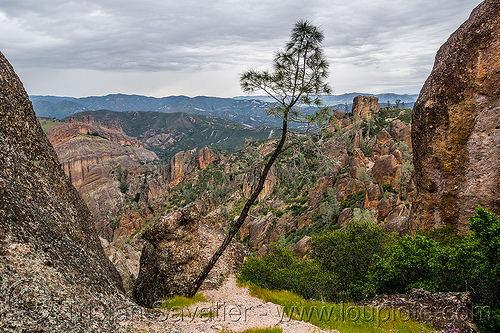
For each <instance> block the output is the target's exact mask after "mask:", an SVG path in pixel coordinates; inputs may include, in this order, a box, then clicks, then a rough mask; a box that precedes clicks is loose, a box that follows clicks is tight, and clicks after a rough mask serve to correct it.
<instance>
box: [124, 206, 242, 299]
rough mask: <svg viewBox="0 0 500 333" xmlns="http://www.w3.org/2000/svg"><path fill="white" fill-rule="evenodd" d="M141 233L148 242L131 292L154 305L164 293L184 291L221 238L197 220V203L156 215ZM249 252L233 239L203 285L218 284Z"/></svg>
mask: <svg viewBox="0 0 500 333" xmlns="http://www.w3.org/2000/svg"><path fill="white" fill-rule="evenodd" d="M142 237H143V238H144V239H145V240H146V241H147V242H146V243H145V245H144V248H143V251H142V255H141V260H140V270H139V276H138V278H137V283H136V285H135V288H134V291H133V296H134V298H135V299H136V301H137V302H138V303H139V304H141V305H144V306H147V307H152V306H154V305H155V304H157V302H159V301H161V299H162V298H163V297H164V296H166V297H171V296H173V295H183V294H185V293H186V292H187V288H189V287H190V286H191V284H192V283H193V281H194V279H195V278H196V277H197V275H198V273H199V272H200V270H201V267H203V265H204V264H205V262H208V260H210V258H211V256H212V255H213V253H214V252H215V251H216V249H217V247H218V246H219V245H220V244H221V243H222V241H223V239H224V235H223V234H222V233H220V232H218V231H216V230H213V229H212V228H210V227H208V226H206V225H203V224H200V223H199V213H198V208H197V207H196V205H191V206H188V207H186V208H184V209H181V210H177V211H175V212H173V213H171V214H168V215H166V216H162V217H160V218H158V219H157V220H156V221H155V222H154V223H153V224H152V225H151V226H150V227H148V228H147V229H146V230H145V231H144V232H143V234H142ZM248 255H249V253H248V251H247V250H246V249H245V248H244V247H243V245H241V244H238V243H236V242H235V241H234V240H233V241H232V242H231V244H230V246H229V247H228V248H227V250H226V251H225V252H224V254H223V255H222V257H221V258H220V259H219V261H218V262H217V264H216V265H215V266H214V268H213V270H212V271H211V272H210V274H209V275H208V277H207V279H206V280H205V282H204V284H203V286H202V288H214V287H217V286H219V285H220V284H221V283H222V282H223V280H224V278H225V277H227V276H228V275H229V274H231V273H236V271H237V270H238V268H239V267H240V266H241V264H242V263H243V261H244V260H245V259H246V257H247V256H248ZM122 262H123V261H122Z"/></svg>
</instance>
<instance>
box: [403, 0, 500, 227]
mask: <svg viewBox="0 0 500 333" xmlns="http://www.w3.org/2000/svg"><path fill="white" fill-rule="evenodd" d="M499 54H500V2H499V1H490V0H486V1H484V2H482V3H481V4H480V5H479V6H478V7H477V8H476V9H475V10H474V11H473V12H472V14H471V16H470V18H469V19H468V20H467V21H466V22H465V23H464V24H463V25H462V26H461V27H460V28H459V29H458V30H457V31H456V32H455V33H453V34H452V35H451V36H450V38H449V39H448V41H447V42H446V43H445V44H444V45H443V46H442V47H441V48H440V50H439V52H438V53H437V55H436V61H435V64H434V68H433V70H432V73H431V75H430V76H429V78H428V79H427V81H426V83H425V85H424V87H423V88H422V90H421V93H420V96H419V98H418V100H417V102H416V104H415V108H414V111H413V127H412V144H413V152H414V164H415V180H416V185H417V197H416V198H415V201H414V203H413V209H412V212H411V218H410V227H411V231H412V232H415V231H416V230H418V229H425V230H430V229H433V228H436V227H441V226H445V225H446V226H455V227H457V229H458V231H459V232H461V233H465V232H467V225H468V223H469V218H470V217H471V216H472V215H473V214H474V209H475V208H476V207H477V206H478V205H482V206H483V207H485V208H488V209H490V210H492V211H493V212H495V213H497V214H498V213H500V196H499V195H498V193H499V189H500V166H499V160H500V155H499V154H500V149H499V147H500V57H499Z"/></svg>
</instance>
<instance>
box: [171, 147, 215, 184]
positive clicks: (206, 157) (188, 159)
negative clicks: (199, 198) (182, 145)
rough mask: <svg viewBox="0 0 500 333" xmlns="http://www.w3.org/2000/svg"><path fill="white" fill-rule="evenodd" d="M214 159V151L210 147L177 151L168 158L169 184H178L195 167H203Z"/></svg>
mask: <svg viewBox="0 0 500 333" xmlns="http://www.w3.org/2000/svg"><path fill="white" fill-rule="evenodd" d="M214 160H215V157H214V153H213V151H212V149H211V148H210V147H205V148H202V149H200V150H199V151H198V152H196V149H193V150H188V151H180V152H178V153H177V154H175V155H174V157H172V159H171V160H170V171H171V176H170V186H171V187H174V186H175V185H177V184H179V183H180V182H181V181H183V180H184V177H185V176H186V175H187V174H189V173H190V172H191V171H193V170H194V169H195V168H196V167H197V168H199V169H205V168H206V167H207V166H209V165H210V164H211V163H213V161H214Z"/></svg>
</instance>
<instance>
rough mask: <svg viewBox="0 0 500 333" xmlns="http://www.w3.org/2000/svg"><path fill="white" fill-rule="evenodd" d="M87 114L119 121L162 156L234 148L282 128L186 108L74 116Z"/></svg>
mask: <svg viewBox="0 0 500 333" xmlns="http://www.w3.org/2000/svg"><path fill="white" fill-rule="evenodd" d="M86 115H92V116H93V117H94V119H96V120H99V121H101V122H103V123H111V124H116V125H120V126H121V127H122V129H123V131H124V132H125V133H126V134H127V135H129V136H133V137H137V138H138V139H139V140H141V141H142V142H144V143H146V144H147V145H148V146H149V147H150V148H151V149H152V150H154V151H155V152H156V153H157V155H158V156H159V157H160V158H163V159H169V158H170V157H171V156H173V155H174V154H175V153H177V152H179V151H182V150H190V149H193V148H203V147H206V146H212V147H219V148H220V149H222V150H224V151H234V150H236V149H239V148H243V146H244V143H245V139H249V140H251V141H254V140H263V139H268V138H271V137H276V136H278V135H280V134H281V131H280V130H279V129H277V128H273V127H269V126H260V127H251V126H248V125H242V124H239V123H237V122H235V121H231V120H228V119H224V118H221V117H215V116H205V115H195V114H187V113H183V112H175V113H163V112H156V111H123V112H118V111H109V110H98V111H85V112H80V113H77V114H75V115H73V116H74V117H79V116H86Z"/></svg>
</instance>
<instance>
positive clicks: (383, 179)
mask: <svg viewBox="0 0 500 333" xmlns="http://www.w3.org/2000/svg"><path fill="white" fill-rule="evenodd" d="M400 170H401V165H400V164H398V160H397V159H396V157H394V155H385V156H382V157H381V158H379V159H378V160H376V161H375V164H374V165H373V168H372V174H373V178H375V181H376V182H377V183H378V184H381V185H382V184H391V186H392V187H396V185H397V179H398V174H399V171H400Z"/></svg>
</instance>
